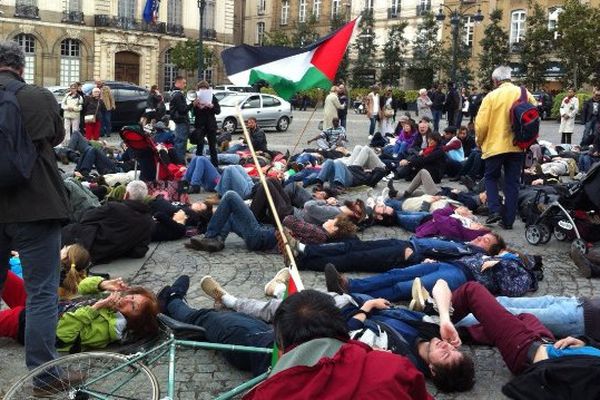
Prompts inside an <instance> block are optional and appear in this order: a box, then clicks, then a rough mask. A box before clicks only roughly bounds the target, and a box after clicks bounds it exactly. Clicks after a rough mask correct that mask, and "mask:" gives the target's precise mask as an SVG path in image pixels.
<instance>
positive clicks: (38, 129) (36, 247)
mask: <svg viewBox="0 0 600 400" xmlns="http://www.w3.org/2000/svg"><path fill="white" fill-rule="evenodd" d="M24 70H25V54H24V53H23V50H22V48H21V46H20V45H19V44H18V43H16V42H15V41H12V40H10V41H0V87H1V90H5V91H8V92H10V91H13V92H14V91H16V99H17V103H18V104H19V106H20V111H21V112H20V115H19V116H18V117H20V118H21V119H22V122H23V126H24V129H25V132H26V133H27V135H29V137H30V138H31V140H32V142H33V143H34V145H35V147H36V149H37V153H38V157H37V160H36V162H35V165H34V167H33V170H32V173H31V177H30V178H29V180H28V181H26V182H25V183H22V184H20V185H17V186H13V187H10V188H2V189H0V293H1V291H2V288H3V286H4V282H5V280H6V276H7V272H8V258H9V256H10V252H11V250H16V251H18V252H19V256H20V259H21V264H22V266H23V278H24V280H25V289H26V291H27V305H26V308H25V316H26V317H25V330H24V332H25V337H24V338H23V339H24V340H25V362H26V364H27V367H28V368H30V369H32V368H35V367H37V366H39V365H41V364H43V363H45V362H47V361H50V360H53V359H54V358H56V357H57V354H56V349H55V338H56V323H57V310H58V295H57V293H58V292H57V291H58V281H59V270H58V268H57V266H58V265H59V264H60V241H61V230H60V229H61V221H64V220H67V219H68V218H69V208H68V201H67V197H66V193H65V189H64V185H63V183H62V179H61V177H60V174H59V172H58V168H57V164H56V158H55V155H54V150H53V147H54V146H57V145H59V144H60V143H61V142H62V140H63V138H64V136H65V131H64V127H63V122H62V119H61V117H60V114H59V106H58V103H57V102H56V99H55V98H54V96H53V95H52V93H50V92H49V91H48V90H46V89H44V88H41V87H37V86H33V85H28V84H26V83H25V81H24V80H23V72H24ZM4 122H5V121H0V125H3V124H4ZM4 128H7V127H4ZM48 384H52V383H51V382H49V383H48ZM54 385H56V382H54Z"/></svg>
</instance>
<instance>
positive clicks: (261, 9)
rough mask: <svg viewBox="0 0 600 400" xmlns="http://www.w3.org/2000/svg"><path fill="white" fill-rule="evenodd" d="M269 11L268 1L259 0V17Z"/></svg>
mask: <svg viewBox="0 0 600 400" xmlns="http://www.w3.org/2000/svg"><path fill="white" fill-rule="evenodd" d="M266 9H267V0H258V2H257V10H256V11H257V13H258V15H263V14H264V13H265V10H266Z"/></svg>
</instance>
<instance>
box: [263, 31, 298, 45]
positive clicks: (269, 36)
mask: <svg viewBox="0 0 600 400" xmlns="http://www.w3.org/2000/svg"><path fill="white" fill-rule="evenodd" d="M263 46H285V47H291V46H292V41H291V39H290V38H289V37H288V35H287V34H286V33H285V32H284V31H273V32H265V39H264V43H263Z"/></svg>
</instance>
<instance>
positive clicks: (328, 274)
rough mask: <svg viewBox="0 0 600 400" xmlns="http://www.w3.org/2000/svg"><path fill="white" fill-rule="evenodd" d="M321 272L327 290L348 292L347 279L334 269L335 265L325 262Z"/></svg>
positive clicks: (338, 292) (341, 292) (339, 292)
mask: <svg viewBox="0 0 600 400" xmlns="http://www.w3.org/2000/svg"><path fill="white" fill-rule="evenodd" d="M323 272H324V273H325V286H326V287H327V291H328V292H334V293H337V294H344V293H348V280H347V279H346V278H345V277H344V276H343V275H342V274H340V273H339V272H338V271H337V269H335V265H333V264H331V263H327V264H325V269H324V270H323Z"/></svg>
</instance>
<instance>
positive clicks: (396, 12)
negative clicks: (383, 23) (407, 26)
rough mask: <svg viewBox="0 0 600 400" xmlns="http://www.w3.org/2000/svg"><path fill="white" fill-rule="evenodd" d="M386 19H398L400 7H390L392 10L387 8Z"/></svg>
mask: <svg viewBox="0 0 600 400" xmlns="http://www.w3.org/2000/svg"><path fill="white" fill-rule="evenodd" d="M387 11H388V19H391V18H400V7H396V8H394V7H392V8H388V10H387Z"/></svg>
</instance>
